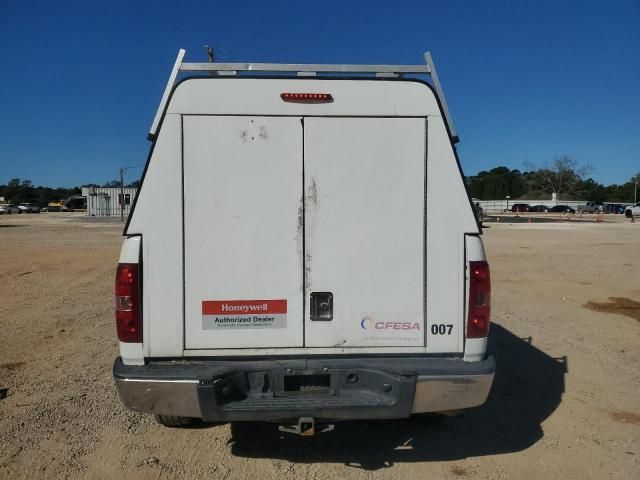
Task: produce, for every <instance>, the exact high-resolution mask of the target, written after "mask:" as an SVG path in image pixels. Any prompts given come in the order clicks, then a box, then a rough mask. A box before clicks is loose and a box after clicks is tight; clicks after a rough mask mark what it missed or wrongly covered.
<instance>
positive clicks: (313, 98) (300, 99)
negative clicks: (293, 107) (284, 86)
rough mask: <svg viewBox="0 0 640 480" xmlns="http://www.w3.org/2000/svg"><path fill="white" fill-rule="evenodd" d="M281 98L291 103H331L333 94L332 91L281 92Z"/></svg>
mask: <svg viewBox="0 0 640 480" xmlns="http://www.w3.org/2000/svg"><path fill="white" fill-rule="evenodd" d="M280 98H281V99H282V100H284V101H285V102H290V103H331V102H333V96H332V95H331V94H330V93H290V92H287V93H281V94H280Z"/></svg>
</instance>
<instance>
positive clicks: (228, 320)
mask: <svg viewBox="0 0 640 480" xmlns="http://www.w3.org/2000/svg"><path fill="white" fill-rule="evenodd" d="M255 328H287V301H286V300H204V301H203V302H202V329H203V330H229V329H255Z"/></svg>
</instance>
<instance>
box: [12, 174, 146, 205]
mask: <svg viewBox="0 0 640 480" xmlns="http://www.w3.org/2000/svg"><path fill="white" fill-rule="evenodd" d="M139 185H140V181H139V180H136V181H134V182H131V183H130V184H128V185H125V186H126V187H138V186H139ZM119 186H120V182H119V181H116V180H113V181H111V182H107V183H105V184H103V185H98V184H95V183H92V184H86V185H82V187H119ZM81 193H82V190H81V187H72V188H51V187H42V186H38V187H36V186H34V185H33V184H32V182H31V180H21V179H19V178H12V179H11V180H9V182H8V183H7V184H6V185H0V197H4V199H5V202H10V203H14V204H18V203H32V204H34V205H37V206H39V207H46V206H47V205H48V204H49V203H50V202H59V201H60V200H67V199H68V198H70V197H72V196H74V195H80V194H81Z"/></svg>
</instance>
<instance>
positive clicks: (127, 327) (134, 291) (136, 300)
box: [115, 263, 142, 343]
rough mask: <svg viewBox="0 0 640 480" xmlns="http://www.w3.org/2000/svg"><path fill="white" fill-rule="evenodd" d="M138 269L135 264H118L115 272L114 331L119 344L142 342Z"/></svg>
mask: <svg viewBox="0 0 640 480" xmlns="http://www.w3.org/2000/svg"><path fill="white" fill-rule="evenodd" d="M140 303H141V302H140V267H139V265H138V264H137V263H120V264H118V270H117V271H116V288H115V307H116V330H117V331H118V339H119V340H120V341H121V342H127V343H140V342H142V314H141V311H142V309H141V308H140V307H141V305H140Z"/></svg>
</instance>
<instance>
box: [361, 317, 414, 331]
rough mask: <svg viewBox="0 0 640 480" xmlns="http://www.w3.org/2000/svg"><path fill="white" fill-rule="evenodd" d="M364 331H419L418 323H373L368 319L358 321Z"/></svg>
mask: <svg viewBox="0 0 640 480" xmlns="http://www.w3.org/2000/svg"><path fill="white" fill-rule="evenodd" d="M360 326H361V327H362V328H363V329H364V330H420V324H419V323H418V322H374V321H373V320H371V319H370V318H369V317H364V318H363V319H362V320H360Z"/></svg>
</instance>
